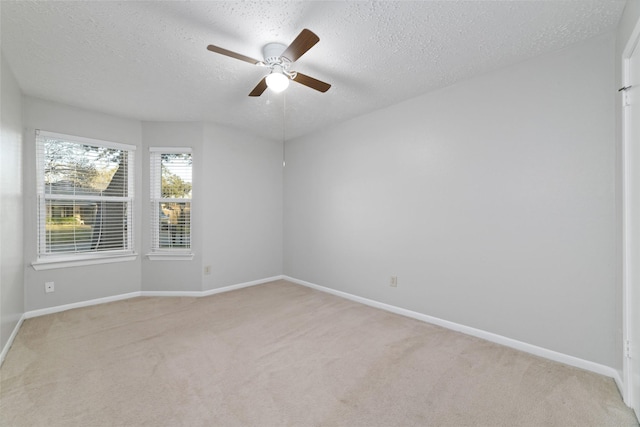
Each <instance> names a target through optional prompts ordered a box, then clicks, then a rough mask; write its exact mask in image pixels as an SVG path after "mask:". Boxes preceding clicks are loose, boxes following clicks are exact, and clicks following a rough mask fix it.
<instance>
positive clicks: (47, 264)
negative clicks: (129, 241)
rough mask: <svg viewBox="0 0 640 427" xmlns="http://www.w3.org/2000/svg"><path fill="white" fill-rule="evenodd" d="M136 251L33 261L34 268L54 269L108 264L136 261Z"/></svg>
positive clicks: (38, 269)
mask: <svg viewBox="0 0 640 427" xmlns="http://www.w3.org/2000/svg"><path fill="white" fill-rule="evenodd" d="M137 257H138V254H136V253H130V254H126V255H112V256H104V255H102V256H95V257H90V256H87V257H69V256H66V257H55V258H53V257H52V258H45V259H41V260H38V261H34V262H32V263H31V266H32V267H33V269H34V270H37V271H40V270H52V269H55V268H68V267H82V266H86V265H96V264H108V263H112V262H127V261H135V260H136V258H137Z"/></svg>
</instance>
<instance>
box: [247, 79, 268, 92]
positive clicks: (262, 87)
mask: <svg viewBox="0 0 640 427" xmlns="http://www.w3.org/2000/svg"><path fill="white" fill-rule="evenodd" d="M266 89H267V78H266V77H265V78H263V79H262V80H260V83H258V85H257V86H256V87H254V88H253V90H252V91H251V93H250V94H249V96H260V95H262V92H264V91H265V90H266Z"/></svg>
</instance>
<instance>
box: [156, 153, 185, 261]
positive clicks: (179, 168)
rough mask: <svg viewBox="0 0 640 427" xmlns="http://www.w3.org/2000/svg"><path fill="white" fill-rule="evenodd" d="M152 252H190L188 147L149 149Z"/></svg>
mask: <svg viewBox="0 0 640 427" xmlns="http://www.w3.org/2000/svg"><path fill="white" fill-rule="evenodd" d="M150 157H151V176H150V179H151V218H150V220H151V236H152V238H151V251H152V252H155V253H163V252H170V253H177V252H184V253H188V252H190V250H191V199H192V157H191V149H190V148H184V147H182V148H167V147H159V148H154V147H152V148H151V149H150Z"/></svg>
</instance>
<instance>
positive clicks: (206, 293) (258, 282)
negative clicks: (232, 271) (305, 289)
mask: <svg viewBox="0 0 640 427" xmlns="http://www.w3.org/2000/svg"><path fill="white" fill-rule="evenodd" d="M282 279H284V276H283V275H279V276H273V277H267V278H266V279H260V280H253V281H251V282H245V283H239V284H237V285H230V286H225V287H223V288H216V289H209V290H207V291H204V292H202V296H203V297H206V296H209V295H215V294H219V293H222V292H229V291H235V290H236V289H242V288H248V287H250V286H256V285H262V284H263V283H269V282H274V281H276V280H282Z"/></svg>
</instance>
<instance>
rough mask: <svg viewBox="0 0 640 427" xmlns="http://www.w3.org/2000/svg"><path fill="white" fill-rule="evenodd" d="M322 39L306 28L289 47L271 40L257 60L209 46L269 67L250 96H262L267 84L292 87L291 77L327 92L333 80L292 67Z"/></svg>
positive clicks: (282, 88) (233, 56)
mask: <svg viewBox="0 0 640 427" xmlns="http://www.w3.org/2000/svg"><path fill="white" fill-rule="evenodd" d="M319 41H320V38H319V37H318V36H316V35H315V34H314V33H313V32H312V31H310V30H307V29H306V28H305V29H304V30H302V31H301V32H300V34H298V37H296V38H295V40H293V41H292V42H291V44H290V45H289V46H285V45H283V44H281V43H269V44H267V45H265V46H264V47H263V48H262V54H263V56H264V60H263V61H258V60H257V59H253V58H250V57H248V56H245V55H242V54H239V53H236V52H232V51H230V50H227V49H224V48H221V47H218V46H214V45H212V44H210V45H209V46H207V49H209V50H210V51H211V52H215V53H219V54H221V55H225V56H229V57H231V58H235V59H239V60H241V61H245V62H249V63H250V64H254V65H258V66H261V67H266V68H269V74H267V75H266V76H265V77H264V78H263V79H262V80H260V83H258V85H257V86H256V87H255V88H253V90H252V91H251V93H249V96H260V95H262V93H263V92H264V91H265V90H266V89H267V87H269V88H271V90H273V91H275V92H281V91H283V90H285V89H286V88H287V86H289V80H293V81H294V82H297V83H300V84H302V85H304V86H307V87H310V88H311V89H315V90H317V91H320V92H326V91H328V90H329V88H330V87H331V85H330V84H329V83H325V82H323V81H320V80H318V79H314V78H313V77H309V76H307V75H306V74H302V73H299V72H297V71H293V70H291V69H290V68H291V64H293V63H294V62H296V61H297V60H298V58H300V57H301V56H302V55H304V54H305V52H307V51H308V50H309V49H311V48H312V47H313V46H314V45H315V44H316V43H318V42H319Z"/></svg>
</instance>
